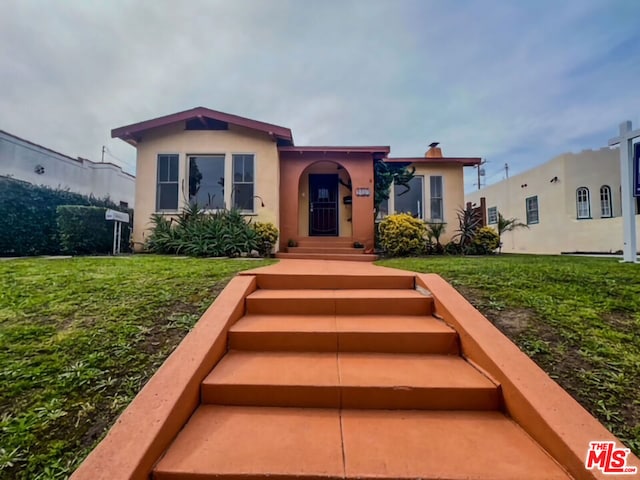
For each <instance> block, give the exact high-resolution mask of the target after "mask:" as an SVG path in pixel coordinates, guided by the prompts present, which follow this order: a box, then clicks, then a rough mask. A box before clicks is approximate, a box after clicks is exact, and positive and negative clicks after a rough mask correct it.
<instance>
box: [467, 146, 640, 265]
mask: <svg viewBox="0 0 640 480" xmlns="http://www.w3.org/2000/svg"><path fill="white" fill-rule="evenodd" d="M619 161H620V160H619V151H618V150H617V149H614V150H610V149H608V148H603V149H600V150H595V151H594V150H586V151H583V152H580V153H577V154H572V153H569V154H563V155H560V156H558V157H555V158H553V159H552V160H550V161H548V162H547V163H545V164H543V165H540V166H538V167H536V168H534V169H531V170H529V171H527V172H524V173H521V174H518V175H515V176H512V177H511V178H509V179H508V180H503V181H501V182H499V183H496V184H494V185H491V186H489V187H486V188H483V189H482V190H480V191H476V192H472V193H470V194H467V196H466V200H467V201H470V202H474V203H477V204H478V205H479V204H480V198H481V197H485V198H486V202H487V209H489V208H491V207H497V208H498V211H499V212H500V213H502V215H503V216H505V217H507V218H514V217H515V218H518V219H519V220H520V221H521V222H523V223H526V218H527V216H526V210H525V208H526V207H525V198H527V197H531V196H535V195H537V196H538V209H539V223H538V224H535V225H530V226H529V227H530V228H529V229H518V230H516V231H514V232H508V233H506V234H505V236H504V238H503V251H504V252H512V253H546V254H559V253H562V252H576V251H580V252H615V251H618V250H622V247H623V240H622V217H621V216H620V215H621V206H620V202H621V199H620V164H619ZM554 177H558V180H557V181H554V182H551V179H553V178H554ZM603 185H608V186H609V187H610V188H611V196H612V209H613V215H614V217H613V218H602V215H601V208H600V187H601V186H603ZM579 187H587V188H588V189H589V192H590V206H591V217H592V219H580V220H578V219H577V212H576V190H577V189H578V188H579ZM638 223H639V220H638V216H636V229H637V226H638Z"/></svg>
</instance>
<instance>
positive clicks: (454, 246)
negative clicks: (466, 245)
mask: <svg viewBox="0 0 640 480" xmlns="http://www.w3.org/2000/svg"><path fill="white" fill-rule="evenodd" d="M444 253H445V254H447V255H460V254H461V253H462V248H461V247H460V244H459V243H457V242H449V243H447V244H446V245H445V246H444Z"/></svg>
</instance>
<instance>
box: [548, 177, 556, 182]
mask: <svg viewBox="0 0 640 480" xmlns="http://www.w3.org/2000/svg"><path fill="white" fill-rule="evenodd" d="M557 181H558V177H553V178H552V179H551V180H549V182H550V183H556V182H557Z"/></svg>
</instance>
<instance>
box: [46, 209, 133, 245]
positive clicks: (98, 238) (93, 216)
mask: <svg viewBox="0 0 640 480" xmlns="http://www.w3.org/2000/svg"><path fill="white" fill-rule="evenodd" d="M106 211H107V209H106V208H104V207H85V206H81V205H62V206H60V207H58V209H57V212H58V235H59V236H60V246H61V248H62V252H63V253H66V254H69V255H86V254H92V253H109V252H111V251H112V249H113V222H110V221H108V220H105V218H104V214H105V212H106ZM123 230H124V228H123Z"/></svg>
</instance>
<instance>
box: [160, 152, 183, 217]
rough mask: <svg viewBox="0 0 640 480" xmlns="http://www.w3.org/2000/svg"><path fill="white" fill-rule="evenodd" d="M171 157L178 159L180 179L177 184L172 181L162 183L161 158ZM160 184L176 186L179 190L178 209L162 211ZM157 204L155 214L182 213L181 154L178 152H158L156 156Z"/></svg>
mask: <svg viewBox="0 0 640 480" xmlns="http://www.w3.org/2000/svg"><path fill="white" fill-rule="evenodd" d="M170 156H175V157H178V179H177V180H176V181H175V182H171V181H167V182H161V181H160V157H170ZM160 184H165V185H167V184H176V188H177V189H178V201H177V202H176V208H167V209H162V208H160V188H159V186H160ZM155 189H156V204H155V212H156V213H176V212H179V211H180V154H179V153H176V152H171V153H167V152H158V153H157V154H156V186H155Z"/></svg>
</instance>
